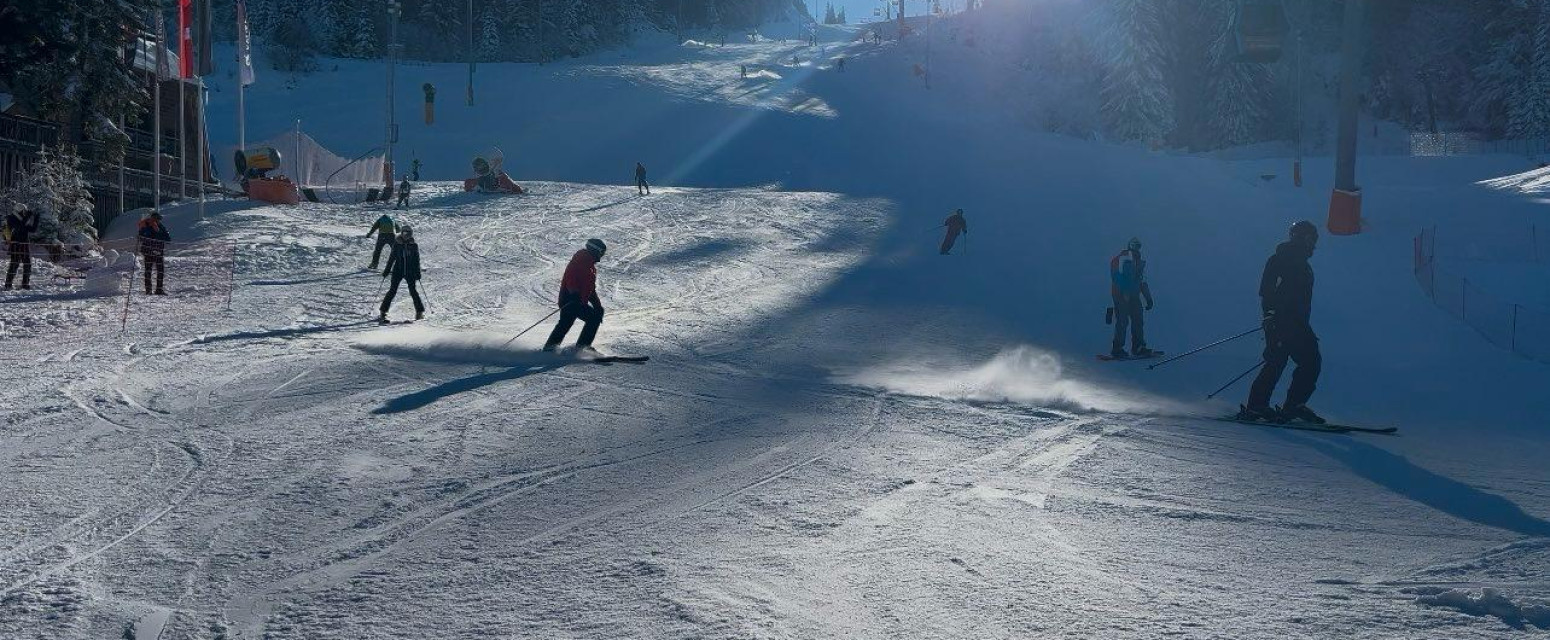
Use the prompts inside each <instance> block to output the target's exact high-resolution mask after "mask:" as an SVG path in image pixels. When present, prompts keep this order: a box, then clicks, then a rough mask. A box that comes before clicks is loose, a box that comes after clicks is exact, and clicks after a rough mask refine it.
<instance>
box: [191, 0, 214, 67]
mask: <svg viewBox="0 0 1550 640" xmlns="http://www.w3.org/2000/svg"><path fill="white" fill-rule="evenodd" d="M198 3H199V4H198V5H196V6H195V7H194V57H195V58H198V59H199V66H198V67H197V68H195V70H194V75H196V76H199V77H201V78H202V77H204V76H207V75H210V74H212V73H215V58H214V57H213V56H212V55H211V51H210V49H211V47H212V46H213V45H212V44H211V40H212V37H213V31H214V29H213V28H212V24H213V23H212V22H211V18H210V13H211V9H212V7H211V6H210V5H211V2H210V0H198Z"/></svg>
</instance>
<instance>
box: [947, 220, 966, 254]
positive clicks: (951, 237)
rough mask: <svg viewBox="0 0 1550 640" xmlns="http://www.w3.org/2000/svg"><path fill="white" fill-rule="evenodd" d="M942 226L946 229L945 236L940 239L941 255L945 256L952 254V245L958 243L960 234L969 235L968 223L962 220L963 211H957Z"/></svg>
mask: <svg viewBox="0 0 1550 640" xmlns="http://www.w3.org/2000/svg"><path fill="white" fill-rule="evenodd" d="M942 226H944V227H947V235H946V236H945V237H943V238H942V255H944V256H945V255H947V254H949V253H952V251H953V245H955V244H957V243H958V236H959V235H960V234H967V233H969V221H968V220H965V219H964V217H963V209H958V210H956V211H954V212H953V215H950V216H947V219H946V220H944V221H942Z"/></svg>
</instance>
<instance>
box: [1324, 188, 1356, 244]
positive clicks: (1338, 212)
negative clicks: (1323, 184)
mask: <svg viewBox="0 0 1550 640" xmlns="http://www.w3.org/2000/svg"><path fill="white" fill-rule="evenodd" d="M1329 232H1330V233H1332V234H1335V235H1337V236H1349V235H1355V234H1358V233H1361V232H1362V192H1361V191H1341V190H1339V189H1335V191H1334V193H1332V194H1330V196H1329Z"/></svg>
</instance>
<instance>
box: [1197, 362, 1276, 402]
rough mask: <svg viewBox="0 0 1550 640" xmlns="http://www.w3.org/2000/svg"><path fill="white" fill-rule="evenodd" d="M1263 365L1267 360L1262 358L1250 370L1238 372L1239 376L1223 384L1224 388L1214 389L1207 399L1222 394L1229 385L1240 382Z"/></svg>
mask: <svg viewBox="0 0 1550 640" xmlns="http://www.w3.org/2000/svg"><path fill="white" fill-rule="evenodd" d="M1263 366H1265V361H1264V360H1260V361H1259V364H1256V365H1254V366H1253V367H1250V368H1249V370H1248V371H1245V372H1243V373H1240V374H1238V377H1236V378H1233V379H1232V380H1230V381H1228V382H1227V384H1224V385H1222V388H1220V389H1217V390H1216V391H1212V392H1211V395H1208V396H1206V399H1207V400H1210V399H1212V398H1215V397H1216V396H1217V394H1220V393H1221V392H1223V391H1226V390H1227V388H1228V387H1231V386H1233V385H1235V384H1238V381H1239V380H1242V379H1244V378H1247V377H1248V375H1249V374H1251V373H1254V372H1255V371H1257V370H1258V369H1259V368H1260V367H1263Z"/></svg>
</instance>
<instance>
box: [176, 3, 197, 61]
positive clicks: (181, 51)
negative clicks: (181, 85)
mask: <svg viewBox="0 0 1550 640" xmlns="http://www.w3.org/2000/svg"><path fill="white" fill-rule="evenodd" d="M193 9H194V0H178V77H179V78H183V79H188V78H192V77H194V21H193V19H192V18H193V15H192V14H193Z"/></svg>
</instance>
